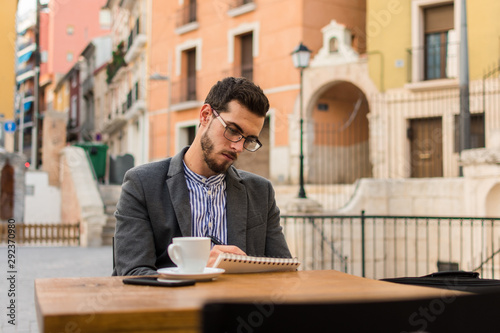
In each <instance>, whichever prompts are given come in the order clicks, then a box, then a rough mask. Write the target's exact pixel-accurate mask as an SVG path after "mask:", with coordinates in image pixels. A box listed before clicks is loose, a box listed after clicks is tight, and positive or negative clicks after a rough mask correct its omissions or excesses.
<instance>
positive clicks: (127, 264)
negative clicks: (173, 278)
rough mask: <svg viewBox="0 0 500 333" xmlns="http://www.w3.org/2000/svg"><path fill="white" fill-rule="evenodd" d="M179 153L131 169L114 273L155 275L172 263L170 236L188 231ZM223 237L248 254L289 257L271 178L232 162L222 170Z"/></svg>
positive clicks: (118, 230) (117, 232) (126, 180)
mask: <svg viewBox="0 0 500 333" xmlns="http://www.w3.org/2000/svg"><path fill="white" fill-rule="evenodd" d="M186 150H187V147H186V148H184V149H183V150H182V151H181V152H180V153H179V154H177V155H175V156H174V157H172V158H168V159H165V160H162V161H158V162H152V163H148V164H144V165H141V166H138V167H135V168H133V169H130V170H129V171H128V172H127V173H126V174H125V178H124V180H123V185H122V193H121V196H120V200H119V202H118V204H117V206H116V212H115V216H116V220H117V222H116V230H115V249H114V251H115V253H114V255H115V269H114V271H113V275H154V274H156V270H157V269H158V268H163V267H172V266H175V265H174V264H173V262H172V261H171V260H170V257H169V256H168V253H167V247H168V245H169V244H170V243H171V242H172V238H173V237H180V236H184V237H185V236H191V205H190V202H189V192H188V188H187V185H186V179H185V176H184V166H183V163H182V160H183V157H184V153H185V152H186ZM226 193H227V203H226V207H227V208H226V209H227V211H226V216H227V242H228V244H229V245H236V246H238V247H239V248H240V249H242V250H243V251H245V252H246V253H247V254H248V255H255V256H269V257H290V256H291V254H290V251H289V250H288V246H287V244H286V241H285V237H284V235H283V232H282V228H281V226H280V211H279V209H278V207H277V206H276V201H275V198H274V189H273V187H272V185H271V183H270V182H269V181H268V180H267V179H265V178H263V177H260V176H257V175H254V174H252V173H249V172H245V171H241V170H237V169H236V168H234V167H233V166H231V167H230V168H229V169H228V171H227V173H226Z"/></svg>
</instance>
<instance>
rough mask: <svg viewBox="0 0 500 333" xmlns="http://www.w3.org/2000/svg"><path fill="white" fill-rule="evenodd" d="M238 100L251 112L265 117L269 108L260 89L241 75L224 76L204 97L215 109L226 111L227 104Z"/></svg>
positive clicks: (267, 101)
mask: <svg viewBox="0 0 500 333" xmlns="http://www.w3.org/2000/svg"><path fill="white" fill-rule="evenodd" d="M233 100H236V101H238V103H240V104H241V105H242V106H244V107H245V108H247V109H248V110H249V111H250V112H252V113H253V114H256V115H258V116H261V117H265V116H266V113H267V111H268V110H269V100H268V99H267V97H266V95H264V92H263V91H262V89H261V88H260V87H259V86H257V85H256V84H254V83H253V82H252V81H250V80H248V79H246V78H243V77H226V78H225V79H223V80H221V81H218V82H217V83H216V84H215V85H214V86H213V87H212V89H210V92H209V93H208V95H207V98H206V99H205V104H210V106H212V108H214V109H215V110H217V111H220V112H225V111H227V104H228V103H229V102H231V101H233Z"/></svg>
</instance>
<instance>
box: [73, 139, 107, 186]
mask: <svg viewBox="0 0 500 333" xmlns="http://www.w3.org/2000/svg"><path fill="white" fill-rule="evenodd" d="M74 146H76V147H80V148H83V149H84V150H85V151H86V152H87V156H88V157H90V161H89V162H90V163H92V166H93V167H94V171H95V175H96V177H97V179H98V180H103V179H104V175H105V174H106V156H107V152H108V146H107V145H105V144H103V143H94V142H80V143H76V144H74Z"/></svg>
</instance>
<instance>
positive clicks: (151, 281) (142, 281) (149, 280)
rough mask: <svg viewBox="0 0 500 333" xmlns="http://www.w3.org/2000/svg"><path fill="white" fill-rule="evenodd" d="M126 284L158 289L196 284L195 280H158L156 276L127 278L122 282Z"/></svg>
mask: <svg viewBox="0 0 500 333" xmlns="http://www.w3.org/2000/svg"><path fill="white" fill-rule="evenodd" d="M122 281H123V283H125V284H135V285H143V286H157V287H182V286H192V285H194V284H195V283H196V281H195V280H168V279H161V278H156V277H154V276H143V277H134V278H126V279H123V280H122Z"/></svg>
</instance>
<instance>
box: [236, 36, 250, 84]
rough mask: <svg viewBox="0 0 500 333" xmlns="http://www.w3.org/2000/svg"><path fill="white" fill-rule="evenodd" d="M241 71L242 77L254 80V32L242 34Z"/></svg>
mask: <svg viewBox="0 0 500 333" xmlns="http://www.w3.org/2000/svg"><path fill="white" fill-rule="evenodd" d="M239 39H240V52H241V59H240V62H241V72H240V73H239V74H240V75H241V76H242V77H245V78H247V79H249V80H250V81H253V33H249V34H245V35H242V36H240V38H239Z"/></svg>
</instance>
